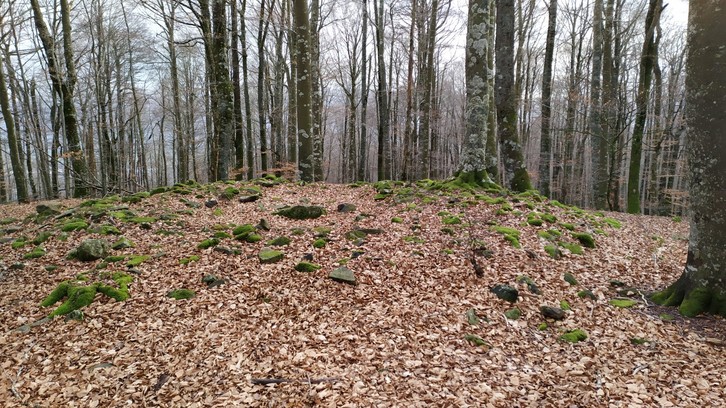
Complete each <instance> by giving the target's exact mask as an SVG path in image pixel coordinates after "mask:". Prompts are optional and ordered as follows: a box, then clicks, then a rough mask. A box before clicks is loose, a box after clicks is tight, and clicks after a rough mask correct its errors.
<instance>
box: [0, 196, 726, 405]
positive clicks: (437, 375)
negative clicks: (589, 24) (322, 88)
mask: <svg viewBox="0 0 726 408" xmlns="http://www.w3.org/2000/svg"><path fill="white" fill-rule="evenodd" d="M424 184H426V183H421V185H424ZM245 186H247V185H245V184H236V185H225V184H217V185H211V186H198V185H192V186H188V187H184V186H177V188H175V189H173V190H170V191H167V192H163V193H160V194H154V195H151V196H150V197H145V195H139V196H138V197H137V198H138V199H128V198H127V199H126V200H124V201H125V202H122V201H121V200H120V199H119V200H116V199H114V198H112V199H110V200H105V201H102V202H96V203H95V205H91V204H94V202H86V203H85V204H84V206H81V207H79V204H81V202H79V201H64V202H61V204H62V206H63V207H64V210H63V211H66V210H70V211H67V212H63V213H61V214H60V215H53V216H50V217H49V218H47V219H44V218H43V217H38V216H37V215H36V207H35V206H36V204H37V203H35V204H33V205H6V206H2V207H0V218H2V224H3V225H2V226H0V230H2V234H1V235H0V236H2V240H3V243H2V244H0V256H2V259H1V260H0V402H3V403H4V405H5V406H38V407H57V406H68V407H74V406H75V407H95V406H107V407H121V406H165V407H174V406H178V407H194V406H218V407H228V406H275V407H278V406H293V407H297V406H312V405H322V406H336V407H337V406H351V407H354V406H379V407H385V406H406V407H409V406H457V407H465V406H476V407H485V406H486V407H489V406H492V407H546V406H557V407H563V406H579V407H593V406H613V407H636V406H658V407H668V406H673V407H686V406H714V407H715V406H726V360H725V359H724V357H725V355H726V353H725V349H724V337H725V335H724V322H723V320H722V319H717V318H712V317H700V318H697V319H682V318H680V317H679V316H678V314H677V312H676V311H675V310H673V309H666V308H661V307H657V306H654V305H653V304H652V302H650V301H649V300H648V298H647V294H648V293H649V292H651V291H654V290H656V289H658V288H663V287H665V286H666V285H667V284H668V283H670V282H672V281H674V280H675V279H676V278H677V277H678V276H679V274H680V273H681V269H682V265H683V264H684V261H685V250H686V244H687V242H686V237H687V234H688V230H687V223H686V222H677V220H671V219H670V218H659V217H645V216H628V215H623V214H616V213H607V214H594V213H590V212H584V211H580V210H577V209H574V208H569V207H566V206H562V205H558V203H549V202H540V201H539V198H538V197H537V196H532V195H523V196H506V197H503V198H502V197H498V195H497V194H481V195H471V194H463V193H447V192H443V191H440V190H426V189H423V188H419V187H417V186H411V187H401V186H398V187H395V188H393V186H385V185H379V186H378V187H379V188H378V191H376V190H374V188H372V187H371V186H359V187H351V186H345V185H327V184H319V185H308V186H304V187H301V186H298V185H295V184H290V183H283V184H276V185H274V186H271V187H262V188H261V196H260V198H259V200H257V201H251V202H246V203H243V202H240V201H239V197H241V196H249V195H255V194H256V193H255V191H254V190H246V189H245ZM230 187H233V188H230ZM234 187H237V188H239V189H240V190H241V191H239V190H237V189H234ZM225 189H226V190H225ZM238 193H239V194H238ZM225 195H226V197H224V196H225ZM210 199H215V200H218V204H217V205H216V206H212V205H213V203H211V202H210V203H207V204H209V205H210V206H211V208H208V207H207V206H205V205H204V204H205V202H207V201H208V200H210ZM250 200H252V199H250ZM134 201H138V202H134ZM342 203H350V204H354V205H355V210H354V211H349V212H339V211H338V205H339V204H342ZM298 204H301V205H320V206H322V207H324V209H325V210H326V214H324V215H323V216H321V217H320V218H317V219H307V220H293V219H288V218H284V217H282V216H279V215H274V214H273V212H274V211H275V210H276V209H278V208H279V207H282V206H284V205H298ZM532 213H536V214H532ZM552 216H554V218H553V217H552ZM134 217H137V218H134ZM138 217H150V218H138ZM261 219H265V220H266V221H267V223H268V224H269V228H270V230H269V231H266V230H264V229H261V228H259V229H258V230H257V232H256V233H257V234H259V235H260V236H261V238H262V239H261V240H260V241H259V242H252V243H249V242H245V241H243V240H242V241H240V240H237V239H234V238H230V237H229V236H231V235H232V233H233V230H234V228H235V227H237V226H240V225H243V224H252V225H253V226H255V225H258V223H259V222H260V220H261ZM537 219H540V220H541V221H537ZM69 220H70V221H74V220H75V221H85V222H86V223H87V224H88V227H87V228H86V229H80V230H75V231H68V232H62V231H61V228H62V226H64V225H67V224H68V222H69ZM528 220H529V221H530V222H529V223H528ZM539 223H541V224H542V225H539V226H537V225H531V224H539ZM101 226H106V228H105V231H102V229H101ZM111 226H114V227H116V228H117V230H118V231H113V230H112V229H110V227H111ZM321 227H322V228H321ZM325 227H327V228H325ZM499 227H509V228H513V229H515V230H516V231H518V233H519V237H518V240H515V239H514V237H513V236H516V232H512V231H511V230H506V229H502V228H499ZM81 228H82V225H81ZM569 228H572V229H573V231H571V230H570V229H569ZM66 229H71V227H66ZM360 229H363V230H365V229H369V230H368V232H369V233H368V234H364V233H360V232H359V233H357V234H355V233H350V232H351V231H354V230H360ZM375 229H380V230H382V231H375ZM328 230H329V233H327V234H326V232H327V231H328ZM497 230H499V231H504V232H508V233H509V239H507V238H506V237H505V235H504V234H502V233H500V232H497ZM93 231H97V232H93ZM43 232H46V233H45V234H42V233H43ZM102 232H112V233H120V234H122V235H123V236H124V237H126V238H128V239H129V240H131V241H132V242H133V243H134V244H135V246H134V247H131V248H126V249H119V250H112V251H110V254H111V256H116V258H111V259H108V260H107V261H103V260H97V261H92V262H81V261H78V260H69V259H66V256H67V254H68V253H69V252H70V251H71V250H73V249H75V248H76V247H77V246H78V245H79V244H80V243H81V242H82V241H83V240H84V239H87V238H98V239H104V240H107V241H108V242H109V243H114V242H116V241H117V240H118V239H119V235H113V234H109V235H104V234H102ZM238 232H239V231H238ZM376 232H380V233H376ZM215 233H216V234H217V238H218V239H219V241H220V242H219V244H218V245H217V246H212V247H210V248H207V249H199V248H198V245H199V244H200V243H201V242H202V241H204V240H207V239H209V238H212V237H214V236H215ZM224 233H226V234H224ZM573 233H588V234H590V235H591V236H592V237H593V238H594V241H595V248H583V253H582V254H581V255H576V254H574V253H573V252H577V248H576V247H574V246H573V245H572V244H575V243H578V242H579V241H578V240H577V239H575V238H574V237H573ZM227 234H228V235H227ZM346 235H347V236H346ZM281 236H285V237H288V238H290V243H289V244H288V245H283V246H279V247H274V248H275V249H278V250H280V251H282V252H283V253H284V258H283V259H282V260H281V261H279V262H276V263H269V264H261V262H260V260H259V259H258V254H259V252H260V250H261V249H262V248H264V247H268V246H270V245H269V241H271V240H273V239H274V238H277V237H281ZM23 237H24V238H23ZM43 237H45V238H47V240H46V241H45V242H42V243H40V244H36V243H38V242H40V241H42V239H41V238H43ZM242 238H243V237H241V238H240V239H242ZM34 239H37V240H36V243H33V242H31V241H33V240H34ZM320 239H322V240H324V241H325V242H326V243H325V246H324V247H322V248H315V247H313V243H314V242H315V241H316V240H320ZM583 239H584V240H586V238H583ZM515 241H518V243H519V244H520V246H521V248H516V247H515V246H514V245H513V243H515V244H516V242H515ZM22 242H25V244H24V245H23V244H22ZM213 243H214V242H212V244H213ZM321 243H322V241H318V244H319V245H320V244H321ZM546 245H550V247H549V248H548V249H549V251H550V253H551V254H553V255H561V257H560V258H559V259H554V258H552V257H551V256H550V254H548V253H547V252H546V251H545V246H546ZM39 246H40V247H42V249H43V250H44V251H45V253H44V254H41V252H42V251H40V250H39V249H37V247H39ZM565 247H569V248H570V249H566V248H565ZM571 250H572V252H571ZM33 251H35V253H36V255H37V254H40V255H37V256H39V257H37V258H31V257H29V256H26V254H28V253H31V252H33ZM121 255H123V256H125V258H124V259H123V260H118V259H119V258H120V256H121ZM139 255H148V256H149V257H148V258H147V259H145V260H144V258H135V260H136V261H137V262H138V261H139V260H141V261H142V262H141V263H140V264H138V265H136V266H132V267H131V269H129V268H128V267H127V266H126V263H128V262H129V261H131V259H132V258H133V257H134V256H139ZM311 256H312V260H311V261H310V262H312V263H315V264H317V265H320V266H321V268H320V269H319V270H316V271H313V272H298V271H296V270H295V269H294V268H295V266H296V265H297V264H298V263H299V262H300V261H303V260H305V259H308V260H310V257H311ZM197 257H198V259H197ZM472 257H473V259H474V260H475V263H476V264H477V265H478V266H479V267H480V272H482V276H481V277H477V276H476V274H475V268H474V266H473V264H472ZM114 260H116V262H110V261H114ZM341 265H345V266H346V267H347V268H349V269H350V270H352V271H353V272H354V273H355V275H356V279H357V283H358V284H357V285H355V286H353V285H348V284H345V283H341V282H337V281H334V280H332V279H329V278H328V274H329V273H330V272H331V271H332V270H334V269H335V268H338V267H339V266H341ZM53 266H56V268H54V267H53ZM113 272H123V273H125V274H128V275H129V276H132V277H133V282H132V283H131V284H130V285H129V287H130V291H129V293H130V298H129V299H128V300H126V301H115V300H112V299H110V298H109V297H107V296H105V295H102V294H100V293H99V294H97V295H96V297H95V301H94V302H93V303H92V304H90V305H89V306H87V307H84V308H82V309H81V310H82V312H83V314H84V319H83V320H81V321H78V320H67V321H66V320H65V319H64V318H63V317H62V316H61V317H56V318H55V319H53V320H50V321H45V322H43V321H42V320H41V319H43V318H44V317H46V316H47V315H48V314H50V313H51V312H52V311H53V310H54V309H55V307H57V306H58V305H60V303H57V304H55V305H54V306H51V307H47V308H43V307H40V303H41V301H42V300H43V299H44V298H45V297H46V296H47V295H48V294H49V293H51V291H53V290H54V289H55V288H56V287H57V286H58V285H59V283H61V282H63V281H66V280H71V281H72V280H74V279H76V278H79V277H80V278H81V279H82V280H79V281H74V282H75V283H74V284H75V285H80V286H83V285H92V284H95V282H103V283H105V284H108V285H114V281H113V279H112V278H111V277H112V276H113ZM566 273H569V274H571V275H572V277H574V278H575V279H576V280H577V283H576V284H575V285H572V284H571V283H568V282H566V281H565V280H564V276H565V274H566ZM207 275H214V276H215V277H216V278H218V279H223V280H225V283H224V284H221V285H212V286H213V287H212V288H208V286H207V283H205V282H203V281H202V279H203V278H204V277H205V276H207ZM524 277H526V278H529V279H525V278H524ZM83 279H85V280H83ZM528 282H529V283H533V284H534V285H536V287H537V288H538V289H539V291H540V294H534V293H532V292H531V290H530V288H529V286H530V285H528V284H527V283H528ZM217 283H220V282H217ZM497 284H508V285H511V286H513V287H515V288H517V289H518V290H519V299H518V301H517V302H516V303H514V304H510V303H508V302H505V301H503V300H500V299H498V298H497V296H496V295H495V294H494V293H492V292H491V291H490V289H491V288H492V287H493V286H495V285H497ZM618 285H623V286H618ZM182 288H184V289H191V290H193V291H195V293H196V296H195V297H193V298H191V299H184V300H177V299H174V298H171V297H168V296H167V294H168V293H169V292H170V291H172V290H175V289H182ZM584 290H590V291H591V292H592V294H593V295H594V298H595V299H591V298H589V297H583V298H581V297H579V296H578V293H580V294H581V295H584V292H581V291H584ZM619 291H620V292H619ZM613 299H631V300H634V301H635V302H636V304H635V305H634V306H632V307H630V308H620V307H616V306H614V305H612V304H611V303H610V301H611V300H613ZM565 303H566V304H565ZM543 305H544V306H552V307H563V308H564V309H567V306H568V305H569V308H570V310H568V311H566V312H565V319H564V320H562V321H553V320H548V319H546V318H544V317H543V316H542V314H541V313H540V306H543ZM515 307H516V308H518V310H519V311H520V313H521V317H519V319H517V320H513V319H508V318H507V317H505V312H509V313H510V315H511V312H510V309H512V308H515ZM477 320H478V322H477ZM38 321H41V322H39V323H37V324H34V323H35V322H38ZM543 323H544V324H543ZM574 329H580V330H582V331H584V332H585V333H586V334H587V339H586V340H584V341H581V342H578V343H569V342H565V341H563V340H561V339H560V336H561V335H562V334H564V333H566V332H568V331H570V330H574ZM479 339H480V340H482V341H483V342H482V341H478V340H479ZM482 343H483V344H482ZM477 344H479V345H477ZM257 379H285V380H288V381H287V382H283V383H280V384H274V385H261V384H255V383H254V381H253V380H257Z"/></svg>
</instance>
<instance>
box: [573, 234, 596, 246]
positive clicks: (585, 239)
mask: <svg viewBox="0 0 726 408" xmlns="http://www.w3.org/2000/svg"><path fill="white" fill-rule="evenodd" d="M572 237H573V238H575V239H577V240H578V241H580V244H582V246H584V247H585V248H595V238H593V237H592V235H590V234H588V233H586V232H579V233H578V232H573V233H572Z"/></svg>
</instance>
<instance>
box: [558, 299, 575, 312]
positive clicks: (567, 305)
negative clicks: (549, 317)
mask: <svg viewBox="0 0 726 408" xmlns="http://www.w3.org/2000/svg"><path fill="white" fill-rule="evenodd" d="M560 309H562V310H572V308H571V307H570V303H569V302H567V301H566V300H560Z"/></svg>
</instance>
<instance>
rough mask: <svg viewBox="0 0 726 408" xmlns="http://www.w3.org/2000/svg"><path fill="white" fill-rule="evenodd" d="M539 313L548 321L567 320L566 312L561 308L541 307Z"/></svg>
mask: <svg viewBox="0 0 726 408" xmlns="http://www.w3.org/2000/svg"><path fill="white" fill-rule="evenodd" d="M539 311H540V313H542V316H544V317H546V318H548V319H554V320H564V319H565V311H564V310H562V309H560V308H559V307H552V306H540V307H539Z"/></svg>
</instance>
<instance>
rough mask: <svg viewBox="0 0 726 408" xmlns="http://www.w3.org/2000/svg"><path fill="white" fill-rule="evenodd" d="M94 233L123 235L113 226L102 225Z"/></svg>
mask: <svg viewBox="0 0 726 408" xmlns="http://www.w3.org/2000/svg"><path fill="white" fill-rule="evenodd" d="M93 232H95V233H97V234H101V235H121V231H119V229H118V228H116V227H115V226H113V225H101V226H99V227H96V228H94V229H93Z"/></svg>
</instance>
